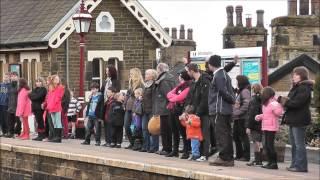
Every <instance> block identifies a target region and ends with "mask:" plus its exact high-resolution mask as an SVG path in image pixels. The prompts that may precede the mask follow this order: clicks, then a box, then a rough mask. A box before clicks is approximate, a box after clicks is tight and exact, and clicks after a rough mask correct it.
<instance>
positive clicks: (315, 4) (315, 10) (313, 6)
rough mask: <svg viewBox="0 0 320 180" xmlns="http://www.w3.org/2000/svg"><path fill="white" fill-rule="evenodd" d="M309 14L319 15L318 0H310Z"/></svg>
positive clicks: (319, 6) (319, 2) (319, 5)
mask: <svg viewBox="0 0 320 180" xmlns="http://www.w3.org/2000/svg"><path fill="white" fill-rule="evenodd" d="M311 14H312V15H316V16H320V0H311Z"/></svg>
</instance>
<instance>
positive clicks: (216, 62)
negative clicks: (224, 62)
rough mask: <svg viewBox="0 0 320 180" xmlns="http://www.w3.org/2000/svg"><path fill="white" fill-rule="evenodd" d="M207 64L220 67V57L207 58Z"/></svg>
mask: <svg viewBox="0 0 320 180" xmlns="http://www.w3.org/2000/svg"><path fill="white" fill-rule="evenodd" d="M209 64H210V65H211V66H213V67H221V57H220V56H218V55H213V56H211V57H210V58H209Z"/></svg>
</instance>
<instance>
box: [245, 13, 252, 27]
mask: <svg viewBox="0 0 320 180" xmlns="http://www.w3.org/2000/svg"><path fill="white" fill-rule="evenodd" d="M246 27H247V28H251V27H252V18H251V14H247V17H246Z"/></svg>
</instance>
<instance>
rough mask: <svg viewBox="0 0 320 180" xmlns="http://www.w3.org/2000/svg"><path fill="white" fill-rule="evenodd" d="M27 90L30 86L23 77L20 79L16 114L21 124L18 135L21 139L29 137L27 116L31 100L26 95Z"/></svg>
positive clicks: (29, 112) (29, 113) (29, 111)
mask: <svg viewBox="0 0 320 180" xmlns="http://www.w3.org/2000/svg"><path fill="white" fill-rule="evenodd" d="M29 91H30V88H29V86H28V83H27V81H26V80H25V79H20V80H19V90H18V92H19V93H18V101H17V110H16V116H17V117H19V118H20V121H21V123H22V124H23V132H22V133H21V134H20V136H19V137H20V138H21V139H22V140H27V139H29V133H30V129H29V122H28V117H29V116H30V115H31V101H30V99H29V96H28V95H29Z"/></svg>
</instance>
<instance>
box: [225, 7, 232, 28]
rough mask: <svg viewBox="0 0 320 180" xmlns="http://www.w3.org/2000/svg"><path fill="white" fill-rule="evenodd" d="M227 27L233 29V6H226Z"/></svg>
mask: <svg viewBox="0 0 320 180" xmlns="http://www.w3.org/2000/svg"><path fill="white" fill-rule="evenodd" d="M226 10H227V22H228V23H227V27H233V6H227V8H226Z"/></svg>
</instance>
